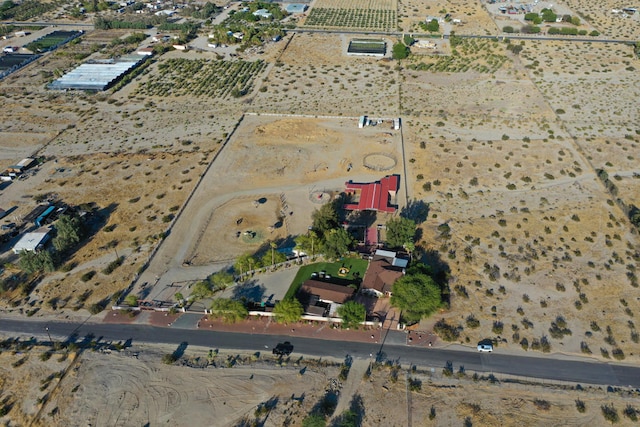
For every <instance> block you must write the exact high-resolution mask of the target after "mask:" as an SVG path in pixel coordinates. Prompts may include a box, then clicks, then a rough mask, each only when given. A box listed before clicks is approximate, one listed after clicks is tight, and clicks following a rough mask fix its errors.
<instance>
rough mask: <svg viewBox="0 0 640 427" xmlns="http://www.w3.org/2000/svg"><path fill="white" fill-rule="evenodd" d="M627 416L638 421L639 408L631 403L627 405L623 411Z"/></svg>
mask: <svg viewBox="0 0 640 427" xmlns="http://www.w3.org/2000/svg"><path fill="white" fill-rule="evenodd" d="M622 413H623V414H624V416H625V417H627V418H629V419H630V420H631V421H638V410H637V409H636V408H634V407H633V406H631V405H627V407H626V408H624V410H623V411H622Z"/></svg>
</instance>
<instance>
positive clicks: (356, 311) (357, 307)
mask: <svg viewBox="0 0 640 427" xmlns="http://www.w3.org/2000/svg"><path fill="white" fill-rule="evenodd" d="M366 314H367V310H366V308H365V307H364V305H362V304H360V303H359V302H355V301H347V302H345V303H344V304H342V305H341V306H340V307H338V315H339V316H340V318H342V327H343V328H345V329H346V328H357V327H358V325H359V324H360V323H362V322H364V321H365V320H366V319H365V316H366Z"/></svg>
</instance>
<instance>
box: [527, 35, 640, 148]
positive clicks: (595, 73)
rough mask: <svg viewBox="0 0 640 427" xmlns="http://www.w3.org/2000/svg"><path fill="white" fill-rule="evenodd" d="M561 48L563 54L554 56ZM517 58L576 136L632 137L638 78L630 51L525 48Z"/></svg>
mask: <svg viewBox="0 0 640 427" xmlns="http://www.w3.org/2000/svg"><path fill="white" fill-rule="evenodd" d="M559 49H562V50H563V52H566V54H563V55H556V54H555V53H556V52H557V51H558V50H559ZM520 58H521V60H522V62H523V64H525V66H526V67H527V68H528V69H529V70H530V73H531V77H532V78H533V80H534V82H535V83H536V85H537V86H538V87H539V88H540V91H541V93H542V94H543V95H544V97H545V99H546V100H547V102H548V103H549V105H550V106H551V107H552V108H553V109H554V111H555V112H556V113H557V114H558V117H559V118H560V119H561V120H562V121H563V122H564V124H565V126H566V128H567V130H568V131H569V132H570V133H571V134H572V135H573V136H574V137H577V138H579V139H582V138H601V137H608V138H616V137H621V136H624V135H625V134H635V131H636V128H637V127H638V126H636V124H634V121H633V119H632V118H633V117H638V116H640V110H639V106H638V103H637V102H636V100H637V99H638V96H640V89H639V88H640V84H639V83H640V76H638V73H637V70H636V69H635V67H636V66H637V61H636V60H635V59H633V48H632V47H631V46H625V45H620V44H616V45H600V44H594V45H591V44H589V43H559V42H538V43H535V44H532V43H531V44H530V43H527V44H526V45H525V49H524V50H523V51H522V52H521V54H520ZM614 100H615V101H614Z"/></svg>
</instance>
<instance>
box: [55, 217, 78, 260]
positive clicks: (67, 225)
mask: <svg viewBox="0 0 640 427" xmlns="http://www.w3.org/2000/svg"><path fill="white" fill-rule="evenodd" d="M55 229H56V237H54V238H53V241H52V243H53V247H54V248H56V250H57V251H58V252H64V251H66V250H68V249H71V248H72V247H73V246H75V245H77V244H78V243H80V241H81V240H82V238H83V237H84V234H85V229H84V223H83V222H82V220H81V219H80V218H79V217H77V216H70V215H61V216H60V218H58V221H56V225H55Z"/></svg>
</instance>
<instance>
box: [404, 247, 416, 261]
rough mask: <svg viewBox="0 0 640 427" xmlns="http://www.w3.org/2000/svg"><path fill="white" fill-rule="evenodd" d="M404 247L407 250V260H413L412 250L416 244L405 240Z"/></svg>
mask: <svg viewBox="0 0 640 427" xmlns="http://www.w3.org/2000/svg"><path fill="white" fill-rule="evenodd" d="M404 248H405V249H406V250H407V252H409V261H413V251H415V250H416V244H415V243H413V242H407V243H405V244H404Z"/></svg>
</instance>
